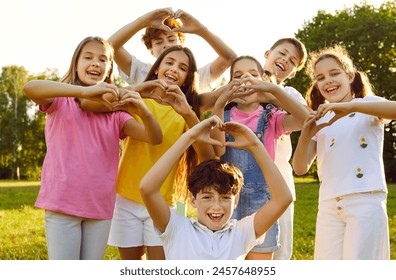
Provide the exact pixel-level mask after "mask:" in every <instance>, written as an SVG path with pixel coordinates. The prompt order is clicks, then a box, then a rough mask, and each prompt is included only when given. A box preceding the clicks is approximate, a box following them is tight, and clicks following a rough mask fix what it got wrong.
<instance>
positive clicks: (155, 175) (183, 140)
mask: <svg viewBox="0 0 396 280" xmlns="http://www.w3.org/2000/svg"><path fill="white" fill-rule="evenodd" d="M221 124H222V123H221V121H220V120H219V119H218V118H217V117H216V116H212V117H210V118H208V119H205V120H204V121H202V122H200V123H199V124H197V125H195V126H194V127H192V128H191V129H190V130H188V131H187V132H185V133H184V134H182V135H181V136H180V137H179V139H178V140H177V141H176V142H175V143H174V144H173V145H172V146H171V147H170V148H169V149H168V150H167V151H166V152H165V153H164V154H163V155H162V157H161V158H160V159H159V160H158V161H157V162H156V163H155V164H154V165H153V167H152V168H151V169H150V170H149V171H148V172H147V173H146V175H145V176H144V177H143V179H142V181H141V182H140V193H141V195H142V198H143V201H144V204H145V206H146V207H147V210H148V212H149V214H150V217H151V218H152V220H153V223H154V225H155V227H156V228H158V229H159V231H160V232H164V231H165V229H166V226H167V225H168V223H169V219H170V212H169V211H170V210H169V206H168V205H167V203H166V201H165V199H164V198H163V196H162V195H161V192H160V188H161V185H162V183H163V182H164V181H165V179H166V177H167V176H168V174H169V172H170V171H171V169H172V167H173V166H174V164H175V163H177V162H178V161H179V160H180V157H181V156H182V154H183V153H184V151H185V150H187V148H188V147H189V146H190V145H192V144H194V143H196V142H202V143H205V144H208V145H222V143H220V142H218V141H216V140H214V139H212V138H210V136H209V134H210V131H211V129H212V125H214V126H216V127H219V126H221Z"/></svg>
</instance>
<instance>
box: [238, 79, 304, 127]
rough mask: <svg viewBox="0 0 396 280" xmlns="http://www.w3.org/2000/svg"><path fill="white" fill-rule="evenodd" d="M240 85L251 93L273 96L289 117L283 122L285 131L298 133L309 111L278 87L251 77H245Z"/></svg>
mask: <svg viewBox="0 0 396 280" xmlns="http://www.w3.org/2000/svg"><path fill="white" fill-rule="evenodd" d="M242 83H245V84H246V85H245V86H244V87H246V88H247V89H248V90H250V91H252V92H256V91H257V92H259V93H261V94H266V93H267V92H269V93H271V94H272V95H274V96H275V98H276V99H277V100H278V102H279V103H280V104H281V107H282V108H283V109H284V110H286V111H287V112H288V113H289V114H290V115H287V116H286V117H285V118H284V120H283V128H284V130H285V131H298V130H301V128H302V125H303V123H304V121H305V119H306V118H307V116H308V114H309V111H308V109H307V107H306V106H304V105H302V104H301V103H300V102H298V101H297V100H295V99H294V98H293V97H292V96H290V95H289V94H288V93H287V92H286V91H284V90H283V88H281V87H280V86H278V85H276V84H274V83H271V82H267V81H263V80H259V79H255V78H253V77H247V78H243V79H242Z"/></svg>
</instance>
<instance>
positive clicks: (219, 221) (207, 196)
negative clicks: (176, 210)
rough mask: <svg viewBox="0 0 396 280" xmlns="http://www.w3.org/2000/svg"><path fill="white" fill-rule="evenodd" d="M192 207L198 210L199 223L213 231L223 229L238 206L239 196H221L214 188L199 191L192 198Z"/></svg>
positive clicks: (227, 194) (230, 194) (229, 194)
mask: <svg viewBox="0 0 396 280" xmlns="http://www.w3.org/2000/svg"><path fill="white" fill-rule="evenodd" d="M190 201H191V205H192V206H193V207H194V208H196V209H197V216H198V222H200V223H201V224H203V225H204V226H206V227H207V228H208V229H210V230H212V231H217V230H221V229H223V228H224V227H225V226H226V224H227V223H228V221H229V220H230V218H231V215H232V213H233V212H234V209H235V207H236V206H237V204H238V196H237V195H234V194H232V193H226V194H220V193H219V192H218V191H216V190H215V189H214V188H213V187H207V188H204V189H202V190H201V191H199V192H198V193H197V194H196V196H195V197H194V196H192V195H191V197H190Z"/></svg>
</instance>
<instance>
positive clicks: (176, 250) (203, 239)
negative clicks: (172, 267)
mask: <svg viewBox="0 0 396 280" xmlns="http://www.w3.org/2000/svg"><path fill="white" fill-rule="evenodd" d="M170 212H171V216H170V220H169V223H168V226H167V227H166V229H165V232H164V233H162V234H161V233H160V232H159V231H158V230H157V229H156V231H157V233H158V234H159V235H160V238H161V240H162V241H163V246H164V249H165V258H166V259H167V260H244V259H245V256H246V254H247V253H248V252H249V251H250V250H251V249H252V248H253V247H254V246H256V245H257V244H260V243H262V242H263V241H264V238H265V234H264V235H262V236H261V237H260V238H259V239H256V236H255V231H254V214H252V215H251V216H248V217H245V218H243V219H242V220H239V221H237V220H234V219H232V220H230V222H229V223H228V224H227V225H226V227H225V228H224V229H222V230H219V231H215V232H213V231H212V230H210V229H208V228H207V227H206V226H204V225H202V224H200V223H199V222H198V221H197V220H195V219H193V218H186V217H183V216H180V215H178V214H177V213H176V212H175V211H174V210H170Z"/></svg>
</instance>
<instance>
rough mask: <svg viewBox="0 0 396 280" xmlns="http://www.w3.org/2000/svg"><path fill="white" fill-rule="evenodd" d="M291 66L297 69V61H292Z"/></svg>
mask: <svg viewBox="0 0 396 280" xmlns="http://www.w3.org/2000/svg"><path fill="white" fill-rule="evenodd" d="M290 64H291V65H293V66H294V67H296V66H297V61H296V60H295V59H290Z"/></svg>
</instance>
